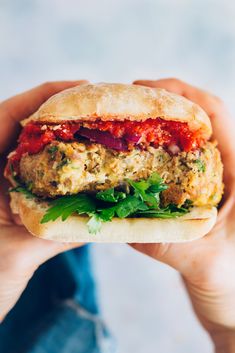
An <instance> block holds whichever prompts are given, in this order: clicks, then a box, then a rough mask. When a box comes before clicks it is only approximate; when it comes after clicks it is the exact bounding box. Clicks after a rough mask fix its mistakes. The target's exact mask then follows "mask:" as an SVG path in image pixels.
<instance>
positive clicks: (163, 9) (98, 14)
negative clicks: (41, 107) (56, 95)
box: [0, 0, 235, 353]
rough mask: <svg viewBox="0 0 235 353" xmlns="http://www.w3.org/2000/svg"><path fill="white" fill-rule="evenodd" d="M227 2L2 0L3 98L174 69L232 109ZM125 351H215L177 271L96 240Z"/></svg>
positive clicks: (234, 34) (232, 40) (231, 8)
mask: <svg viewBox="0 0 235 353" xmlns="http://www.w3.org/2000/svg"><path fill="white" fill-rule="evenodd" d="M234 15H235V4H234V2H232V1H231V0H223V1H217V0H195V1H193V0H192V1H190V0H146V1H141V0H133V1H132V0H117V1H112V0H99V1H92V0H86V1H81V0H66V1H65V0H35V1H32V0H0V48H1V49H0V99H4V98H6V97H8V96H10V95H13V94H15V93H17V92H20V91H22V90H24V89H27V88H30V87H31V86H34V85H36V84H39V83H41V82H43V81H48V80H58V79H80V78H87V79H89V80H91V81H93V82H97V81H108V82H112V81H119V82H121V81H123V82H130V81H131V80H133V79H136V78H160V77H165V76H167V77H169V76H176V77H180V78H182V79H184V80H187V81H189V82H191V83H193V84H196V85H198V86H202V87H204V88H205V89H208V90H212V91H213V92H214V93H216V94H217V95H220V96H222V97H223V99H224V100H225V101H226V102H227V103H228V105H229V107H230V110H232V112H233V113H235V108H234V105H233V96H234V91H235V67H234V65H233V63H234V62H235V22H234ZM93 251H94V263H95V267H96V272H97V277H98V283H99V288H100V299H101V304H102V309H103V312H104V317H105V318H106V321H107V322H108V323H109V325H110V327H111V329H112V331H113V333H114V334H115V336H116V338H117V340H118V342H119V352H121V353H132V352H135V353H143V352H144V353H155V352H157V351H158V352H164V353H170V352H174V353H184V352H185V353H188V352H191V353H198V352H209V351H210V350H211V344H210V342H209V340H208V338H207V335H206V334H205V333H204V331H203V330H202V329H201V328H200V326H199V325H198V323H197V321H196V319H195V318H194V316H193V313H192V311H191V308H190V304H189V302H188V299H187V297H186V295H185V293H184V289H183V286H182V284H181V282H180V279H179V278H178V275H177V274H176V273H175V272H174V271H173V270H172V269H170V268H168V267H166V266H164V265H161V264H158V263H155V262H154V261H152V260H151V259H148V258H147V257H144V256H142V255H140V254H138V253H135V252H134V251H133V250H132V249H130V248H129V247H128V246H125V245H112V246H110V245H99V246H95V247H94V248H93Z"/></svg>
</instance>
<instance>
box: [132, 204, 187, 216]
mask: <svg viewBox="0 0 235 353" xmlns="http://www.w3.org/2000/svg"><path fill="white" fill-rule="evenodd" d="M186 213H188V209H186V208H184V207H177V206H175V205H169V206H167V207H166V208H161V209H158V210H153V209H148V210H146V211H139V212H138V213H136V214H135V216H140V217H147V218H176V217H180V216H183V215H184V214H186Z"/></svg>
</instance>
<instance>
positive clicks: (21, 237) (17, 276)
mask: <svg viewBox="0 0 235 353" xmlns="http://www.w3.org/2000/svg"><path fill="white" fill-rule="evenodd" d="M84 82H85V81H71V82H51V83H45V84H43V85H41V86H38V87H36V88H33V89H32V90H30V91H27V92H25V93H22V94H19V95H17V96H15V97H13V98H10V99H8V100H6V101H4V102H2V103H1V104H0V126H1V129H0V154H1V160H0V168H1V169H0V229H1V233H0V322H1V321H2V320H3V318H4V317H5V315H6V314H7V313H8V312H9V311H10V310H11V308H12V307H13V306H14V305H15V303H16V302H17V300H18V299H19V297H20V295H21V293H22V292H23V290H24V289H25V287H26V285H27V283H28V281H29V279H30V278H31V277H32V275H33V273H34V271H35V270H36V269H37V268H38V266H40V265H41V264H42V263H43V262H45V261H46V260H48V259H49V258H51V257H53V256H55V255H57V254H59V253H61V252H63V251H66V250H69V249H72V248H74V247H76V246H79V245H81V244H74V243H73V244H63V243H58V242H53V241H48V240H43V239H38V238H35V237H33V236H32V235H31V234H29V233H28V231H27V230H26V229H25V227H24V226H23V225H22V224H21V222H20V219H19V217H16V216H14V215H13V214H12V213H11V210H10V207H9V196H8V188H9V184H8V183H7V181H6V180H5V179H4V177H3V170H4V166H5V164H6V158H5V155H6V154H7V152H9V150H11V149H12V143H15V142H16V138H17V132H18V131H19V121H20V120H22V119H25V118H27V117H28V116H29V115H30V114H32V113H33V112H34V111H36V110H37V109H38V108H39V106H40V105H41V104H42V103H43V102H44V101H45V100H47V99H48V98H49V97H50V96H52V95H53V94H55V93H57V92H59V91H61V90H63V89H66V88H69V87H72V86H76V85H79V84H82V83H84Z"/></svg>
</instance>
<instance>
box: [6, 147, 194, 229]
mask: <svg viewBox="0 0 235 353" xmlns="http://www.w3.org/2000/svg"><path fill="white" fill-rule="evenodd" d="M53 152H54V151H52V153H53ZM127 183H128V184H127V186H128V188H127V191H126V192H122V191H117V190H115V188H110V189H107V190H105V191H100V192H98V193H97V194H96V195H88V194H85V193H79V194H76V195H67V196H62V197H59V198H57V199H54V200H52V201H49V207H48V209H47V210H46V213H45V215H44V216H43V218H42V219H41V223H46V222H49V221H55V220H56V219H58V218H61V219H62V221H65V220H66V219H67V218H68V217H69V216H71V215H72V214H76V213H77V214H85V215H87V216H88V217H90V219H89V221H88V223H87V227H88V231H89V233H91V234H95V233H97V232H99V230H100V228H101V226H102V223H103V222H109V221H111V220H112V219H113V218H114V217H118V218H126V217H145V218H165V219H167V218H175V217H180V216H182V215H183V214H185V213H187V212H189V208H190V207H191V205H192V204H191V201H190V200H187V201H186V202H185V205H184V206H183V207H177V206H176V205H168V206H167V207H164V208H163V207H161V203H160V193H161V192H162V191H163V190H166V189H167V185H165V184H164V182H163V180H162V179H161V177H160V176H159V175H158V174H157V173H153V174H152V175H151V176H150V177H149V178H148V179H147V180H139V181H132V180H127ZM10 191H12V192H13V191H15V192H22V193H24V194H25V195H26V197H27V198H32V197H34V195H33V194H32V193H31V192H30V191H29V190H28V189H27V188H26V187H25V186H17V187H16V188H13V189H11V190H10Z"/></svg>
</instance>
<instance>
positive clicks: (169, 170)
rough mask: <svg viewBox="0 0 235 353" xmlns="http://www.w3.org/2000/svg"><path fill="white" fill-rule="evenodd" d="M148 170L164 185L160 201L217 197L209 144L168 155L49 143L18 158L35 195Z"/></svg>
mask: <svg viewBox="0 0 235 353" xmlns="http://www.w3.org/2000/svg"><path fill="white" fill-rule="evenodd" d="M153 172H157V173H158V174H159V175H160V176H161V177H162V179H163V180H164V182H165V183H166V184H167V185H168V186H169V187H168V189H167V190H165V191H164V192H163V193H162V203H163V204H164V205H167V204H169V203H174V204H176V205H178V206H181V205H183V204H184V203H185V201H186V200H190V201H192V202H193V204H194V205H195V206H204V205H206V206H214V205H217V204H218V203H219V201H220V200H221V197H222V193H223V183H222V173H223V167H222V163H221V158H220V153H219V151H218V149H217V148H216V144H215V143H213V142H207V143H206V144H205V145H204V147H203V148H201V149H200V150H197V151H193V152H180V153H178V154H177V155H170V154H169V153H168V152H166V151H165V150H164V149H163V148H157V149H156V148H153V147H149V148H148V149H147V150H139V149H134V150H132V151H129V152H117V151H114V150H112V149H108V148H106V147H104V146H102V145H100V144H95V143H92V144H91V143H81V142H73V143H66V142H59V141H54V142H52V143H51V144H50V145H47V146H46V147H45V148H44V150H43V151H41V152H40V153H38V154H34V155H29V154H24V155H23V157H22V158H21V161H20V178H21V180H22V181H23V182H24V183H25V184H26V185H27V186H28V187H29V188H30V189H31V190H32V192H33V193H35V194H36V195H39V196H44V197H52V198H53V197H56V196H60V195H67V194H76V193H78V192H83V191H86V192H95V191H99V190H104V189H108V188H111V187H122V186H123V185H125V180H126V179H127V178H129V179H131V180H138V179H146V178H148V177H149V176H150V174H151V173H153Z"/></svg>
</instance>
